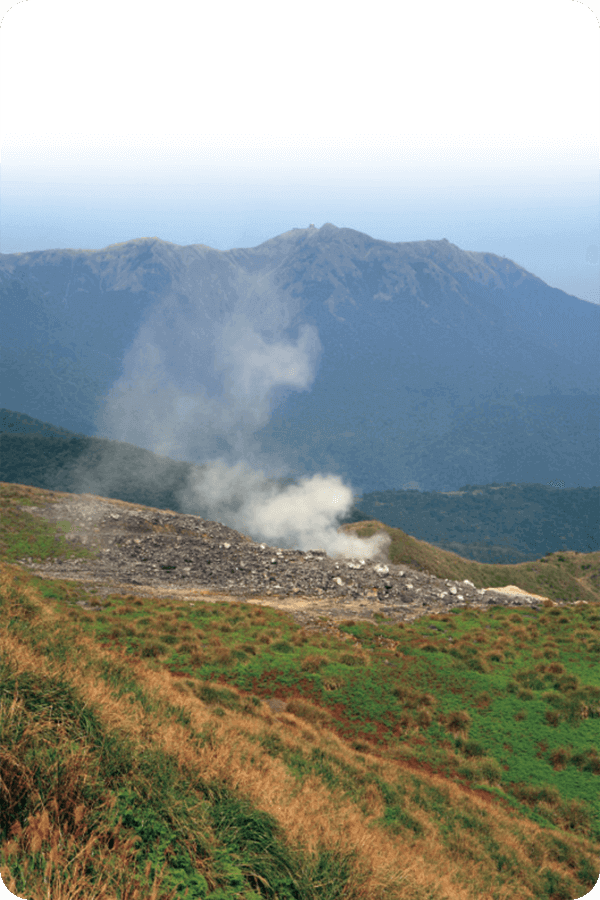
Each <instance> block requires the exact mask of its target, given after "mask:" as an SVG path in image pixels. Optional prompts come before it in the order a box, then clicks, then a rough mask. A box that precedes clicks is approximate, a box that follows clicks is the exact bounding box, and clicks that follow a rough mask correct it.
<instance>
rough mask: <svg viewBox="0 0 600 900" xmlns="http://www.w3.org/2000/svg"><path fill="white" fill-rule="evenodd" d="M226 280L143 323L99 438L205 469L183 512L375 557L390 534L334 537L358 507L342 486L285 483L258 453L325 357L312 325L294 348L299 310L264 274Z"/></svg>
mask: <svg viewBox="0 0 600 900" xmlns="http://www.w3.org/2000/svg"><path fill="white" fill-rule="evenodd" d="M228 280H229V290H228V291H227V293H226V294H224V293H223V291H222V289H221V288H220V287H215V283H216V284H219V282H214V281H213V282H210V283H208V284H207V282H206V279H205V280H204V282H203V283H202V284H200V285H196V287H195V288H192V287H190V285H186V286H185V287H186V289H185V291H184V292H179V293H178V292H176V291H173V292H172V293H171V294H169V296H168V297H166V298H165V299H163V300H161V301H159V302H158V303H157V304H156V305H155V306H154V307H153V308H152V309H151V310H150V311H149V312H148V313H147V315H146V317H145V320H144V321H143V323H142V325H141V326H140V328H139V330H138V333H137V335H136V337H135V339H134V340H133V342H132V344H131V346H130V348H129V349H128V351H127V352H126V354H125V357H124V360H123V372H122V375H121V377H120V378H119V380H118V381H117V382H116V383H115V384H114V385H113V386H112V388H111V390H110V391H109V394H108V396H107V397H106V398H105V405H104V409H103V410H102V411H101V413H100V415H99V416H98V418H97V422H96V424H97V433H98V434H102V435H103V436H105V437H108V438H111V439H112V440H116V441H124V442H127V443H130V444H135V445H137V446H140V447H144V448H146V449H148V450H151V451H152V452H153V453H156V454H159V455H160V456H167V457H170V458H171V459H175V460H186V461H190V462H195V463H196V464H198V465H202V466H203V467H204V468H203V469H201V470H198V469H197V470H195V471H194V474H193V476H191V477H190V478H189V480H188V483H187V484H186V486H185V489H184V490H183V491H182V492H181V493H180V496H179V498H178V499H179V502H180V504H181V509H182V510H183V511H185V512H191V513H194V512H197V511H198V509H199V508H201V509H202V515H203V516H207V517H209V518H211V519H213V520H214V521H219V522H222V523H223V524H225V525H229V526H230V527H232V528H235V529H236V530H238V531H241V532H242V533H244V534H246V535H248V536H249V537H252V538H253V539H254V540H257V541H266V542H267V543H269V544H271V545H274V546H279V547H284V548H285V547H287V548H295V549H301V550H309V549H317V548H320V549H323V550H325V552H326V553H327V554H328V555H330V556H346V557H362V558H365V559H367V558H373V557H375V556H377V555H379V554H380V553H381V550H382V548H383V546H384V545H385V544H386V543H389V538H388V537H387V535H383V534H379V535H376V536H374V537H373V538H370V539H369V540H367V541H364V540H360V539H358V538H356V537H354V536H352V535H344V534H341V533H338V531H337V527H338V520H339V519H340V518H343V517H344V516H345V515H346V514H347V513H348V512H349V510H350V509H351V507H352V502H353V494H352V489H351V488H350V487H349V486H347V485H345V484H344V483H343V482H342V480H341V478H340V477H339V476H337V475H331V474H329V475H320V474H319V475H313V476H312V477H302V478H301V479H300V481H299V482H298V481H297V480H296V481H294V479H293V478H288V482H289V481H294V483H291V484H290V483H288V484H287V485H283V484H281V483H275V481H274V479H281V478H282V477H284V476H290V474H291V470H290V467H289V465H288V464H287V463H286V461H285V458H283V456H282V457H277V458H275V457H273V456H272V455H268V454H265V453H263V451H262V450H261V448H260V446H259V445H258V441H257V440H256V438H255V437H254V435H255V433H256V431H257V430H258V429H259V428H261V427H263V426H264V425H265V424H266V423H267V422H268V421H269V419H270V416H271V412H272V409H273V404H274V402H275V401H276V398H275V396H274V395H275V394H276V393H277V392H278V391H282V390H290V389H291V390H296V391H304V390H309V389H310V386H311V385H312V383H313V381H314V378H315V375H316V372H317V368H318V363H319V360H320V357H321V354H322V349H323V348H322V346H321V342H320V340H319V335H318V332H317V329H316V328H315V327H314V326H313V325H310V324H307V323H300V324H299V325H298V332H297V337H296V338H295V339H293V338H290V337H286V335H285V332H286V331H287V330H288V329H290V327H291V326H292V324H293V320H294V319H297V318H298V317H297V315H296V316H295V301H294V300H293V299H292V298H291V296H290V295H289V294H286V293H285V292H284V291H282V290H281V289H279V288H277V287H276V286H275V284H274V281H273V278H272V277H271V276H270V275H268V274H261V275H259V276H257V275H249V274H247V273H244V272H243V271H242V270H241V269H237V270H236V271H235V272H234V273H233V274H232V273H231V272H230V273H228ZM225 283H227V279H226V280H225ZM220 284H223V279H222V278H221V279H220ZM166 464H167V463H166V461H165V465H166ZM101 471H102V474H101V476H100V482H101V483H100V484H98V478H99V473H100V467H98V469H97V471H96V477H95V481H94V484H95V491H94V492H96V493H100V492H101V491H102V489H106V488H107V487H108V486H109V483H110V481H111V480H115V479H116V476H117V474H118V473H117V472H116V471H115V470H114V469H113V470H112V471H111V469H110V465H109V466H108V467H107V465H106V460H103V461H102V467H101ZM88 474H89V476H90V477H92V473H88ZM152 477H153V478H158V477H160V473H159V472H157V471H156V470H155V471H154V472H153V473H152ZM86 483H87V484H88V485H89V483H90V481H89V478H88V479H87V480H86ZM85 489H86V490H89V489H90V488H89V487H86V488H85ZM206 511H208V512H206Z"/></svg>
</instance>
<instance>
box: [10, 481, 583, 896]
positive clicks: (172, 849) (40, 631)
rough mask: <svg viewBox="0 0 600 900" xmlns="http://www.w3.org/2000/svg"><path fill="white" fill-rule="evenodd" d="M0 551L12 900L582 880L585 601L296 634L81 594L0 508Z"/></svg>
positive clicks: (27, 522) (158, 603) (215, 614)
mask: <svg viewBox="0 0 600 900" xmlns="http://www.w3.org/2000/svg"><path fill="white" fill-rule="evenodd" d="M11 490H14V491H16V487H15V488H12V486H11V487H7V486H6V485H4V486H3V497H4V499H7V498H6V493H5V492H6V491H9V493H10V491H11ZM20 502H22V500H21V501H20ZM8 508H9V507H8V506H7V507H6V509H8ZM6 521H7V520H6V518H5V522H6ZM380 527H381V526H380ZM23 528H25V529H26V530H25V532H24V531H23ZM50 535H51V536H52V540H51V541H50V540H49V538H50ZM0 537H1V540H2V545H1V546H2V556H3V557H4V561H2V562H0V792H2V801H3V802H2V803H1V804H0V810H2V812H1V813H0V871H1V872H2V876H3V880H4V882H5V884H7V886H8V887H9V889H10V890H12V891H14V892H15V893H17V894H18V895H21V896H27V897H29V898H30V900H38V898H40V900H41V898H42V897H46V896H51V897H52V898H53V900H55V898H56V900H67V898H69V900H74V898H76V897H77V898H79V897H84V896H85V897H86V898H88V897H92V898H94V900H96V898H103V900H108V898H113V897H118V898H126V900H133V898H139V900H142V898H144V900H145V898H146V897H153V898H155V900H158V898H160V900H168V898H169V900H174V898H183V900H192V898H202V900H234V898H236V900H259V898H271V900H305V898H306V900H308V898H311V900H312V898H316V897H317V896H318V897H319V898H326V900H334V898H335V900H378V898H381V900H383V898H385V900H395V898H398V900H455V898H457V900H462V898H464V900H481V898H486V897H489V898H498V900H505V898H506V900H508V898H517V900H521V898H522V900H526V898H536V900H538V898H539V900H560V898H562V900H567V898H575V897H580V896H582V895H584V894H585V893H587V892H588V891H589V890H590V889H591V887H592V886H593V884H594V883H595V882H596V881H597V879H598V874H599V872H600V803H599V802H598V784H599V775H600V756H599V754H598V752H597V748H598V746H600V668H599V667H598V658H599V653H600V602H599V601H598V600H597V599H596V600H592V601H590V602H578V603H568V604H564V605H554V604H553V603H551V602H550V601H548V602H547V603H546V604H544V605H543V606H540V608H539V609H537V610H535V609H527V610H520V611H518V612H517V611H515V610H514V609H510V608H504V607H496V608H493V609H490V610H489V611H485V612H482V611H478V610H474V609H469V608H465V609H460V610H456V611H453V612H452V613H449V614H447V615H443V616H426V617H423V618H421V619H419V620H417V621H415V622H414V623H412V624H410V625H406V624H405V625H404V626H402V625H398V624H392V623H390V622H388V621H387V620H386V619H385V618H383V617H380V618H379V619H378V621H377V623H371V622H364V621H361V622H352V621H347V622H345V623H343V624H342V625H341V626H340V629H339V632H338V633H337V634H336V633H333V634H319V633H309V632H308V631H307V630H305V629H303V628H301V626H299V625H298V624H297V623H295V621H294V620H293V619H292V618H291V617H290V616H289V615H287V614H286V613H284V612H282V611H280V610H276V609H273V608H270V607H268V606H254V605H253V604H252V603H251V602H248V603H241V602H240V603H225V602H204V603H185V602H181V601H174V600H169V599H167V598H160V599H146V598H142V597H137V596H136V595H135V594H130V595H128V596H127V597H118V596H116V595H112V596H110V597H109V598H108V599H107V600H106V601H104V602H101V601H100V600H98V599H95V598H94V596H93V592H91V593H90V592H86V591H85V590H84V589H83V588H82V586H81V585H80V584H79V583H77V582H69V581H54V580H44V579H40V578H37V577H35V576H33V575H31V574H30V573H27V572H24V571H23V570H21V569H19V567H18V566H16V565H14V564H11V563H10V562H8V561H7V559H8V558H9V557H11V556H12V555H13V554H14V551H15V547H16V546H20V547H22V545H23V541H24V540H27V541H28V548H29V550H30V555H32V556H36V555H38V554H39V556H44V557H48V556H50V555H52V554H56V553H59V552H61V550H65V549H66V544H65V542H63V544H65V546H63V544H61V542H60V541H55V539H54V531H53V530H52V529H51V527H50V526H49V524H48V523H46V522H43V521H41V520H34V519H33V517H31V516H27V514H26V513H24V512H21V513H20V516H19V517H17V516H16V514H15V511H14V509H13V511H12V514H11V516H10V517H9V518H8V524H7V525H5V527H4V530H3V532H2V535H1V536H0ZM70 549H71V550H73V548H72V547H71V548H70ZM437 552H441V551H437ZM13 558H14V556H13ZM274 697H277V698H279V699H280V700H281V701H282V704H283V705H284V710H283V711H282V712H280V713H276V712H273V711H272V710H271V709H270V707H269V706H268V705H267V704H266V703H265V702H263V701H266V700H269V699H271V698H274Z"/></svg>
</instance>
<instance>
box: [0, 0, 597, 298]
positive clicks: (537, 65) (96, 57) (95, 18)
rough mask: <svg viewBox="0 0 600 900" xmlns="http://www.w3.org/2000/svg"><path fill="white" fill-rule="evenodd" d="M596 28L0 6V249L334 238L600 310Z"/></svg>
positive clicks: (314, 4) (527, 21) (277, 7)
mask: <svg viewBox="0 0 600 900" xmlns="http://www.w3.org/2000/svg"><path fill="white" fill-rule="evenodd" d="M593 6H594V4H593V2H590V3H589V4H588V2H586V0H582V2H580V0H504V2H503V3H502V4H497V3H491V2H482V0H454V2H452V3H448V2H447V0H429V2H427V3H416V2H399V3H397V4H391V3H390V2H382V0H372V2H370V3H369V4H366V5H365V4H355V5H349V4H347V3H346V2H341V0H340V2H338V0H335V2H334V0H304V2H303V3H301V4H285V3H282V2H281V0H277V2H275V0H257V2H254V3H248V2H247V0H245V2H239V0H233V2H231V0H230V2H228V3H226V4H219V3H214V2H212V3H207V2H190V0H170V2H169V3H167V4H148V3H147V2H144V0H102V3H101V4H97V3H87V2H81V0H20V2H19V0H0V19H1V22H0V54H1V57H0V58H1V63H0V79H1V80H0V91H1V94H0V101H1V119H0V129H1V140H2V148H1V151H2V159H1V163H2V166H1V203H2V207H1V217H0V250H1V251H2V252H4V253H11V252H21V251H25V250H40V249H48V248H54V247H76V248H100V247H104V246H106V245H108V244H111V243H116V242H120V241H125V240H129V239H131V238H136V237H142V236H154V235H156V236H157V237H160V238H162V239H164V240H168V241H173V242H175V243H178V244H189V243H203V244H208V245H210V246H212V247H216V248H218V249H221V250H226V249H230V248H231V247H240V246H256V245H257V244H259V243H261V242H262V241H265V240H267V239H268V238H270V237H273V236H275V235H276V234H280V233H282V232H284V231H287V230H289V229H290V228H294V227H306V226H308V225H309V224H310V223H314V224H315V225H317V227H319V226H321V225H322V224H324V223H325V222H332V223H333V224H334V225H337V226H340V227H341V226H347V227H350V228H354V229H357V230H359V231H364V232H367V233H368V234H370V235H372V236H373V237H376V238H381V239H384V240H389V241H409V240H424V239H441V238H447V239H448V240H449V241H452V242H453V243H455V244H458V246H459V247H462V248H463V249H466V250H488V251H491V252H494V253H498V254H500V255H505V256H508V257H510V258H512V259H514V260H515V261H516V262H518V263H519V264H521V265H523V266H525V268H527V269H528V270H529V271H531V272H533V273H534V274H535V275H538V276H539V277H540V278H543V279H544V281H547V282H548V283H549V284H551V285H553V286H556V287H560V288H562V289H563V290H565V291H567V292H568V293H571V294H575V295H576V296H579V297H581V298H583V299H587V300H593V301H595V302H600V296H599V287H598V280H599V279H598V273H599V266H598V244H599V243H600V237H599V228H598V226H599V221H598V211H599V207H598V204H599V180H598V163H599V159H598V150H599V116H600V96H599V93H600V92H599V90H598V85H599V83H600V81H599V78H600V66H599V62H600V14H598V12H596V11H595V10H594V8H593Z"/></svg>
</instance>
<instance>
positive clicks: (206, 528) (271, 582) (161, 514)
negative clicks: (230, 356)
mask: <svg viewBox="0 0 600 900" xmlns="http://www.w3.org/2000/svg"><path fill="white" fill-rule="evenodd" d="M21 508H22V509H23V511H25V512H27V513H29V514H32V515H34V516H38V517H41V518H43V519H45V520H46V521H47V522H50V523H55V524H56V534H57V539H58V537H60V535H63V536H64V537H65V539H66V540H67V541H68V542H69V543H70V544H71V545H72V547H73V550H75V549H76V548H85V549H86V550H87V551H91V552H92V553H93V554H94V558H82V557H75V556H66V557H62V556H58V555H57V556H56V557H54V558H52V559H50V560H45V561H41V562H40V561H35V560H34V559H32V558H29V557H28V558H23V559H20V560H18V563H19V564H20V565H22V566H23V567H24V568H26V569H28V570H29V571H32V572H34V573H35V574H36V575H38V576H41V577H43V578H61V579H70V580H75V581H79V582H83V583H84V584H85V587H86V589H88V588H92V589H95V593H96V595H97V596H98V597H99V598H102V597H106V596H108V594H111V593H112V594H115V593H120V594H123V593H124V594H130V593H135V594H136V595H140V596H143V595H144V594H146V595H154V596H157V595H159V594H161V595H164V596H173V597H179V598H181V599H186V600H197V601H202V600H214V599H220V600H236V601H240V600H242V601H245V602H250V603H255V604H263V605H269V606H275V607H278V608H281V609H285V610H287V611H289V612H290V613H291V614H292V615H293V616H294V618H295V619H296V620H297V621H299V622H300V623H302V624H303V625H307V624H311V623H312V624H315V623H316V622H318V621H322V620H323V619H331V620H334V621H335V620H340V619H348V618H355V619H356V618H360V619H372V618H373V615H374V614H376V613H382V614H384V615H385V616H386V617H388V618H390V619H391V620H396V621H408V622H410V621H413V620H414V619H416V618H418V617H420V616H422V615H426V614H429V613H432V612H443V611H447V610H448V609H449V608H452V607H458V606H464V605H466V604H471V605H472V606H473V607H476V608H486V607H488V606H490V605H502V604H503V605H508V604H510V605H511V606H514V605H523V606H532V605H535V604H539V602H540V601H541V600H543V599H545V598H543V597H540V596H538V595H531V594H525V593H524V592H523V591H521V590H520V588H517V587H514V588H513V587H512V586H509V587H508V588H494V589H493V590H492V589H487V590H484V589H477V588H476V587H475V586H474V585H473V584H472V583H471V582H469V581H461V582H457V581H450V580H447V579H440V578H437V577H435V576H433V575H430V574H427V573H425V572H421V571H418V570H417V569H414V568H411V567H410V566H407V565H393V564H392V563H391V562H389V560H388V558H387V553H386V551H385V549H384V550H382V551H381V552H380V554H379V557H378V558H375V559H371V560H363V559H344V558H338V559H332V558H330V557H328V556H327V555H326V554H325V553H324V551H322V550H320V549H318V548H315V549H314V550H310V551H301V550H286V549H280V548H277V547H271V546H268V545H266V544H264V543H256V542H254V541H253V540H252V539H251V538H249V537H247V536H246V535H243V534H240V533H239V532H237V531H235V530H233V529H232V528H228V527H227V526H225V525H222V524H220V523H218V522H212V521H208V520H206V519H203V518H201V517H200V516H194V515H183V514H179V513H174V512H171V511H168V510H157V509H152V508H150V507H145V506H138V505H136V504H132V503H127V502H125V501H122V500H115V499H108V498H102V497H97V496H94V495H91V494H80V495H75V494H66V493H63V494H61V493H58V492H52V499H51V500H50V501H49V502H44V503H43V505H39V506H23V507H21ZM359 524H360V523H359ZM343 528H345V529H348V530H351V529H354V530H356V529H357V526H352V525H348V526H343Z"/></svg>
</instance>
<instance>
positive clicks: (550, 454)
mask: <svg viewBox="0 0 600 900" xmlns="http://www.w3.org/2000/svg"><path fill="white" fill-rule="evenodd" d="M0 298H1V303H2V320H3V328H2V337H1V339H0V340H1V344H0V351H1V363H0V365H1V368H0V385H1V391H2V393H1V396H0V405H1V406H2V407H4V408H8V409H11V410H22V411H23V412H26V413H27V415H29V416H32V417H35V418H38V419H41V420H43V421H46V422H48V421H50V422H53V423H56V425H58V426H61V427H63V428H64V429H67V430H69V431H74V432H78V433H82V434H87V435H96V436H99V437H108V438H110V439H113V440H120V441H127V442H129V443H132V444H135V445H137V446H140V447H145V448H147V449H149V450H151V451H153V452H157V453H159V454H163V455H166V456H169V457H171V458H173V459H180V460H187V461H190V462H192V463H197V464H201V463H203V462H205V461H206V460H207V459H211V458H214V457H215V456H222V457H223V458H225V459H227V460H229V461H235V460H237V459H240V458H245V459H248V460H250V461H251V462H253V463H260V462H261V461H266V466H267V469H268V468H269V465H270V464H273V466H274V467H275V468H276V466H275V465H274V464H275V463H278V462H281V463H282V464H283V467H284V468H285V470H286V474H290V475H292V476H294V477H300V476H308V475H311V474H314V473H318V472H326V473H333V474H337V475H339V476H340V477H341V478H343V479H344V480H345V481H346V482H349V483H350V484H351V486H352V490H353V492H354V493H355V494H357V495H358V496H360V495H361V494H362V493H366V492H373V491H385V490H395V489H400V488H409V489H410V488H412V489H417V490H421V491H453V490H457V489H458V487H459V486H461V485H464V484H465V483H471V484H489V483H492V482H495V483H507V482H511V483H512V482H514V483H536V484H552V485H560V486H565V487H570V488H577V487H592V486H594V485H595V484H597V483H598V473H599V472H600V435H599V423H600V390H599V388H600V382H599V377H600V376H599V372H600V367H599V366H598V347H599V346H600V307H599V306H597V305H595V304H593V303H589V302H586V301H584V300H580V299H578V298H576V297H573V296H570V295H568V294H566V293H564V292H563V291H560V290H558V289H556V288H552V287H550V286H548V285H547V284H545V283H544V282H543V281H541V280H540V279H539V278H537V277H535V276H534V275H532V274H531V273H529V272H527V271H526V270H525V269H523V268H522V267H520V266H519V265H517V264H516V263H514V262H512V261H511V260H509V259H505V258H503V257H499V256H495V255H494V254H492V253H485V252H473V251H466V250H462V249H460V248H459V247H457V246H455V245H454V244H452V243H450V242H449V241H447V240H446V239H444V240H428V241H417V242H410V243H392V242H389V241H381V240H376V239H375V238H372V237H370V236H368V235H366V234H362V233H360V232H358V231H354V230H352V229H349V228H337V227H336V226H334V225H332V224H330V223H328V224H326V225H323V226H322V227H321V228H315V227H314V226H310V227H309V228H295V229H292V230H291V231H289V232H286V233H285V234H282V235H279V236H277V237H274V238H272V239H271V240H268V241H266V242H264V243H263V244H261V245H259V246H258V247H253V248H246V249H232V250H228V251H219V250H215V249H212V248H210V247H207V246H204V245H202V244H195V245H191V246H186V247H182V246H178V245H176V244H172V243H168V242H166V241H162V240H160V239H158V238H141V239H137V240H131V241H127V242H125V243H122V244H114V245H111V246H109V247H107V248H105V249H102V250H74V249H56V250H46V251H35V252H28V253H17V254H2V255H0ZM115 385H117V386H118V391H116V392H115ZM164 385H167V387H168V390H166V388H165V390H164V391H163V387H164ZM161 391H162V393H161ZM165 391H166V392H165ZM169 392H170V393H169ZM273 466H271V468H273Z"/></svg>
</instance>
